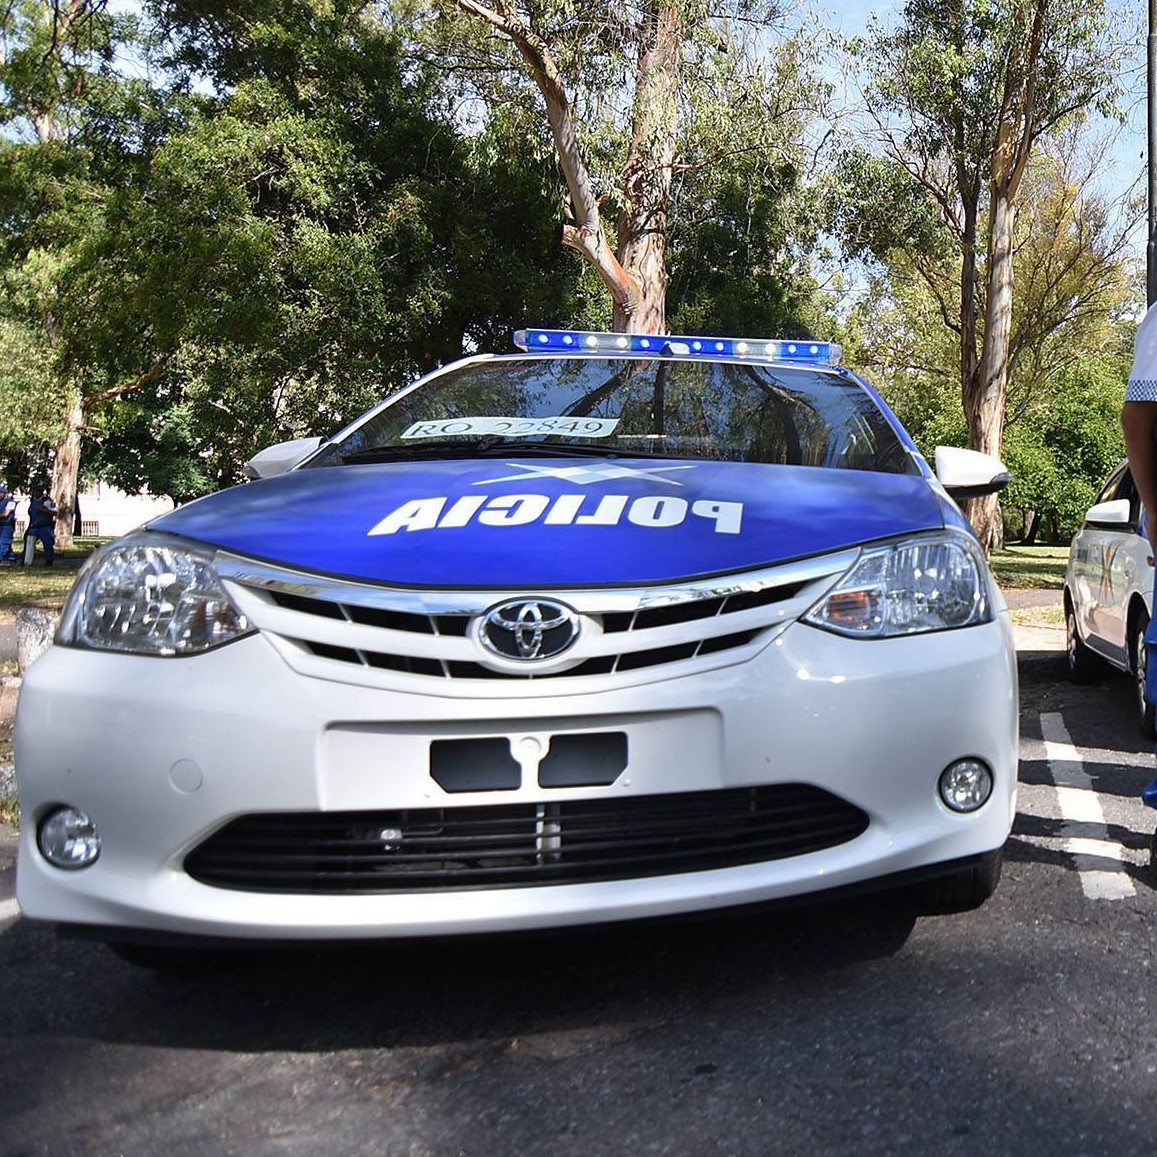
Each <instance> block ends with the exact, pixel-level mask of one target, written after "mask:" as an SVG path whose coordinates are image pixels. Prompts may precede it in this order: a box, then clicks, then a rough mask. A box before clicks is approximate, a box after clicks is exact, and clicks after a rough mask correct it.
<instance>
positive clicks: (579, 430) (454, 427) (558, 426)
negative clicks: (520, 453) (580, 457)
mask: <svg viewBox="0 0 1157 1157" xmlns="http://www.w3.org/2000/svg"><path fill="white" fill-rule="evenodd" d="M618 424H619V419H618V418H566V417H558V418H444V419H442V420H440V421H437V422H415V423H414V424H413V425H412V426H410V427H409V428H408V429H407V430H405V431H404V432H403V433H402V437H403V438H453V437H454V436H455V435H462V436H466V437H468V436H471V435H475V434H482V435H486V436H490V437H499V438H544V437H547V436H548V435H550V434H565V435H568V436H569V437H571V438H609V437H610V436H611V435H612V434H613V433H614V432H615V428H616V427H617V426H618Z"/></svg>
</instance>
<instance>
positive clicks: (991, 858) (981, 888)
mask: <svg viewBox="0 0 1157 1157" xmlns="http://www.w3.org/2000/svg"><path fill="white" fill-rule="evenodd" d="M1003 864H1004V849H1003V848H997V849H996V851H995V852H988V853H986V854H985V855H983V856H981V857H980V860H979V862H978V863H976V864H974V865H973V866H972V867H971V868H965V869H964V871H962V872H954V873H952V875H950V876H937V877H935V878H933V879H931V880H926V881H925V882H924V883H923V884H919V885H918V886H917V889H916V902H917V904H918V905H919V907H920V911H921V912H923V913H925V914H927V915H930V916H933V915H935V916H942V915H948V914H949V913H952V912H971V911H972V910H973V909H974V908H979V907H980V906H981V904H983V903H984V902H985V901H986V900H987V899H988V898H989V897H990V896H991V895H992V894H993V892H995V891H996V885H997V884H999V883H1000V870H1001V867H1002V866H1003Z"/></svg>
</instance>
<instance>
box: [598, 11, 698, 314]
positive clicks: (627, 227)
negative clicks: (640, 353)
mask: <svg viewBox="0 0 1157 1157" xmlns="http://www.w3.org/2000/svg"><path fill="white" fill-rule="evenodd" d="M686 38H687V29H686V24H685V22H684V19H683V13H682V10H681V9H680V7H679V5H678V4H675V3H671V2H669V0H652V2H651V3H649V4H648V5H647V7H646V10H645V12H644V15H643V22H642V27H641V29H640V35H639V59H638V66H637V69H636V74H635V103H634V109H633V125H632V142H631V155H630V158H629V160H628V161H627V169H626V174H625V180H624V192H625V194H626V196H625V198H624V202H623V208H622V211H621V212H620V214H619V247H618V253H617V254H616V255H617V257H618V259H619V263H620V264H621V265H622V266H623V268H624V269H626V271H627V272H628V273H629V274H630V275H631V276H632V277H633V279H634V281H635V284H636V286H637V287H638V300H637V301H636V302H635V303H634V308H633V309H632V310H631V311H630V312H628V311H627V310H625V309H623V308H621V307H620V306H619V304H618V303H617V302H616V305H615V315H614V328H615V329H616V330H625V331H627V332H629V333H659V334H661V333H666V332H667V283H668V281H669V277H668V274H667V216H668V210H669V207H670V200H671V174H672V171H673V168H674V164H675V155H676V150H677V148H678V139H679V104H678V93H679V69H680V61H681V53H682V49H683V43H684V41H685V40H686Z"/></svg>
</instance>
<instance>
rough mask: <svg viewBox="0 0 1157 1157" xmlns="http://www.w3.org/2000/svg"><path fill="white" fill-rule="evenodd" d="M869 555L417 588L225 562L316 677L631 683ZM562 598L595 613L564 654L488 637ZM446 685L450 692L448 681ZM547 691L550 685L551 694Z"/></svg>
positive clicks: (782, 612)
mask: <svg viewBox="0 0 1157 1157" xmlns="http://www.w3.org/2000/svg"><path fill="white" fill-rule="evenodd" d="M857 554H858V552H857V551H856V550H853V549H849V550H847V551H842V552H837V553H835V554H831V555H827V556H822V557H817V558H813V559H802V560H797V561H793V562H788V563H783V564H780V565H775V566H768V567H765V568H762V569H757V570H752V571H748V572H744V573H736V574H728V575H720V576H716V577H705V578H699V579H686V580H680V581H676V582H673V583H671V584H669V585H662V584H659V585H650V586H641V587H626V588H618V589H614V588H605V589H604V588H594V587H592V588H575V589H567V590H561V589H560V590H553V589H551V590H528V591H524V592H519V591H497V590H496V591H492V592H487V591H486V590H472V589H469V588H463V589H461V590H458V589H454V590H443V591H436V590H421V591H418V590H408V589H405V588H399V587H391V586H388V585H374V584H373V583H370V582H358V581H353V580H346V579H340V578H336V577H334V578H330V577H326V576H322V575H312V574H306V573H303V572H298V571H292V570H287V569H284V568H280V567H274V566H271V565H268V564H260V563H256V562H254V561H252V560H242V559H239V558H236V557H234V556H226V555H222V556H219V557H218V560H217V565H218V569H219V571H220V572H221V573H222V575H223V577H225V578H226V579H227V580H228V582H229V589H230V593H231V595H233V596H234V597H235V598H236V600H237V602H238V604H239V606H240V607H241V609H242V610H243V611H244V613H245V615H246V616H247V618H248V619H249V621H250V622H251V623H252V624H253V625H254V626H255V627H256V628H257V630H258V631H260V632H261V633H263V634H264V635H266V637H268V638H269V639H270V640H271V641H272V642H273V643H274V645H275V646H277V648H278V649H279V650H280V651H281V653H282V654H283V656H284V657H285V658H286V659H287V661H289V663H290V664H291V666H293V667H294V668H295V669H296V670H299V671H300V672H302V673H303V674H306V675H309V676H312V677H315V678H322V679H325V678H331V679H337V680H342V681H345V682H351V681H352V682H359V683H364V684H365V685H367V686H375V687H379V686H381V685H382V684H383V682H388V683H390V684H391V685H393V684H394V683H395V682H396V681H397V680H398V679H406V680H409V681H410V682H411V685H413V680H415V679H419V680H430V681H437V682H440V683H443V684H447V683H455V682H457V683H474V684H477V686H475V687H463V688H462V693H463V694H465V695H475V694H493V691H492V690H486V689H484V686H483V685H484V683H487V682H488V683H491V684H493V683H494V681H496V680H497V681H499V682H501V681H506V682H508V683H515V684H518V683H520V684H522V685H523V686H524V687H525V688H526V690H525V693H526V694H530V695H534V694H536V692H535V691H534V690H532V689H531V687H530V685H531V684H533V683H535V682H536V681H537V682H539V683H543V682H545V681H548V680H549V681H551V682H552V683H554V682H557V681H558V680H563V681H564V682H573V681H576V680H584V679H594V678H606V679H611V680H616V681H617V682H618V683H621V684H623V685H634V684H638V683H639V682H640V681H642V680H645V679H647V678H648V672H649V671H650V670H651V669H652V668H662V667H670V666H674V665H680V664H681V665H683V666H684V667H685V668H686V669H687V670H689V671H692V670H696V669H710V668H711V667H714V666H718V665H720V664H721V663H724V662H726V661H727V660H728V658H729V657H730V658H733V661H737V660H740V659H742V658H745V657H746V656H745V655H744V654H743V652H744V651H746V652H748V653H750V652H752V651H753V650H754V649H755V648H758V647H759V646H760V645H761V644H762V643H765V642H767V641H769V640H770V638H771V636H772V634H773V633H774V632H775V631H776V630H777V629H781V628H783V627H784V626H786V625H787V624H789V623H791V622H793V621H795V619H797V618H798V617H799V616H800V615H801V614H803V613H804V612H805V611H806V610H807V608H808V607H809V606H811V605H812V604H813V603H814V602H815V600H816V598H818V597H820V595H821V594H822V592H823V591H824V590H826V589H828V588H829V586H830V584H831V582H832V581H834V579H835V578H836V577H838V575H840V574H843V573H845V572H846V571H847V569H848V567H849V566H850V565H851V564H852V563H853V562H854V561H855V558H856V557H857ZM517 597H526V598H527V599H528V600H531V601H533V600H534V599H536V598H542V599H545V600H547V601H558V602H561V603H562V604H563V605H564V606H568V607H570V608H571V609H572V610H573V611H574V612H575V614H576V615H577V616H578V617H579V620H580V622H581V623H582V624H584V626H583V629H582V631H581V632H580V635H579V638H578V641H577V642H576V643H575V645H574V648H573V651H572V652H571V653H570V655H568V656H567V661H563V662H544V663H535V662H528V663H526V664H517V663H513V664H512V663H510V662H506V661H503V660H502V659H501V658H496V657H495V656H494V655H493V654H492V653H490V652H489V651H488V650H487V648H486V646H485V644H484V642H483V639H482V633H483V623H484V620H485V616H486V615H487V613H488V612H489V611H490V610H491V609H492V608H493V607H494V606H495V604H496V603H498V602H499V601H502V600H508V599H514V598H517ZM439 693H440V694H442V693H445V692H439ZM541 693H546V692H545V691H544V692H541Z"/></svg>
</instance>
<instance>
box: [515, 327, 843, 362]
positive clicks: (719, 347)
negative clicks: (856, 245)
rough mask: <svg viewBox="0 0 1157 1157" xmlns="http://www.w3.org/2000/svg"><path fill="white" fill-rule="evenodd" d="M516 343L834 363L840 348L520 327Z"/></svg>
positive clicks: (552, 349)
mask: <svg viewBox="0 0 1157 1157" xmlns="http://www.w3.org/2000/svg"><path fill="white" fill-rule="evenodd" d="M514 344H515V345H516V346H518V348H519V349H523V350H526V351H527V352H530V351H532V350H543V351H546V352H549V353H572V354H580V353H631V354H653V355H657V356H667V357H695V356H699V357H706V358H736V359H742V360H745V361H751V360H753V359H755V360H759V361H772V362H813V363H820V364H822V365H829V366H830V365H835V364H836V363H837V362H839V360H840V358H841V356H842V351H841V349H840V347H839V346H838V345H837V344H836V343H835V342H830V341H786V340H782V339H780V338H736V337H682V336H679V337H676V336H673V335H671V336H656V335H654V334H645V333H591V332H588V331H586V330H577V329H520V330H518V331H517V332H516V333H515V335H514Z"/></svg>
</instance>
